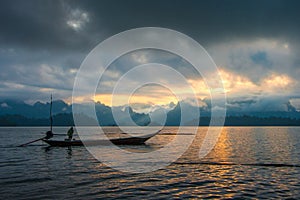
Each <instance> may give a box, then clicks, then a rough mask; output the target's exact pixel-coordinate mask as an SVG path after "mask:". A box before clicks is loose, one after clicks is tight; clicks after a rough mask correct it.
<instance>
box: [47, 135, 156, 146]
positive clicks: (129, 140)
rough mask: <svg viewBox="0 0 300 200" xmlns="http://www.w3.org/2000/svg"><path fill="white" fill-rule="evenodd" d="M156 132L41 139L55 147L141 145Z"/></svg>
mask: <svg viewBox="0 0 300 200" xmlns="http://www.w3.org/2000/svg"><path fill="white" fill-rule="evenodd" d="M157 133H159V131H158V132H156V133H153V134H148V135H145V136H141V137H137V136H133V137H123V138H113V139H109V140H88V141H84V142H82V141H81V140H49V139H43V140H42V141H44V142H46V143H47V144H49V145H50V146H57V147H68V146H83V145H87V146H95V145H109V144H111V143H113V144H115V145H142V144H145V142H146V141H147V140H149V139H150V138H152V137H153V136H155V135H156V134H157Z"/></svg>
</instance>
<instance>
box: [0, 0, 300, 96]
mask: <svg viewBox="0 0 300 200" xmlns="http://www.w3.org/2000/svg"><path fill="white" fill-rule="evenodd" d="M299 7H300V1H296V0H289V1H286V0H272V1H271V0H255V1H239V0H225V1H216V0H213V1H198V0H191V1H184V0H181V1H178V0H165V1H161V0H152V1H140V0H127V1H123V0H101V1H99V0H85V1H81V0H75V1H67V0H66V1H53V0H43V1H39V0H27V1H22V0H11V1H9V0H7V1H4V0H2V1H0V27H1V31H0V70H1V74H0V77H1V80H2V82H3V83H5V84H6V85H5V84H4V85H1V87H0V89H1V91H5V95H9V94H10V95H11V96H15V97H17V96H18V92H17V91H20V90H18V86H16V85H13V84H20V85H23V86H24V87H40V88H54V89H56V90H57V91H56V92H57V93H60V95H61V96H62V97H63V94H64V92H63V91H69V90H70V89H71V88H72V83H73V82H72V81H73V80H74V77H75V74H74V73H73V72H72V69H78V68H79V66H80V63H81V62H82V60H83V59H84V57H85V55H86V54H87V53H88V52H89V51H90V50H91V49H93V48H94V47H95V46H96V45H97V44H98V43H99V42H101V41H103V40H104V39H106V38H108V37H109V36H111V35H113V34H116V33H119V32H120V31H125V30H128V29H131V28H137V27H147V26H154V27H165V28H171V29H174V30H177V31H180V32H182V33H185V34H187V35H189V36H191V37H192V38H194V39H196V40H197V41H198V42H199V43H200V44H202V45H203V46H204V47H206V48H207V49H208V52H209V53H212V56H213V58H214V59H215V60H216V62H217V64H218V65H223V66H224V65H227V66H224V67H225V68H226V67H227V68H228V69H230V70H232V71H235V72H237V73H239V74H244V75H247V76H249V77H250V79H251V80H254V81H255V82H259V81H260V80H261V78H262V77H264V76H267V75H268V74H269V73H270V72H271V71H274V70H275V71H277V72H278V73H286V74H288V75H290V76H292V77H294V79H296V77H299V75H300V69H299V65H300V59H299V56H298V55H299V52H300V42H299V33H300V25H299V21H300V14H299ZM257 38H267V39H270V40H278V41H282V42H286V43H288V44H289V49H290V51H291V52H292V53H291V54H292V55H291V56H287V57H280V56H277V55H278V52H276V51H275V52H271V53H270V52H268V51H265V50H264V49H263V48H257V49H255V48H253V51H249V52H246V53H245V52H242V51H240V50H237V52H230V51H228V52H227V50H228V49H227V46H226V45H224V49H221V51H226V52H227V55H226V56H227V57H228V59H227V60H228V62H227V60H226V59H222V58H221V59H220V57H221V54H222V52H221V53H220V50H218V49H217V48H218V45H219V44H222V43H224V44H226V43H227V42H228V43H230V42H231V41H246V42H247V41H252V40H256V39H257ZM215 46H217V47H215ZM214 48H215V49H217V50H216V51H214V50H215V49H214ZM232 48H233V47H232ZM234 48H235V47H234ZM214 52H216V53H215V54H214ZM228 55H229V56H228ZM151 56H152V57H151ZM153 56H155V55H154V54H153V55H148V58H150V60H151V58H153ZM230 56H231V57H230ZM276 58H278V60H276ZM164 59H168V57H165V58H164ZM285 60H288V61H286V62H284V61H285ZM160 61H161V60H160ZM175 61H176V63H177V65H178V66H177V68H178V69H179V71H180V70H182V71H184V70H186V68H185V67H184V66H183V64H184V63H183V62H177V61H178V59H177V60H176V59H175ZM175 61H173V62H174V63H175ZM128 62H129V61H128ZM170 62H171V63H172V60H166V63H170ZM174 63H173V64H174ZM181 64H182V65H181ZM45 66H47V67H48V68H50V72H49V71H47V67H45ZM181 66H183V68H181ZM44 68H46V69H44ZM112 69H113V67H112ZM43 70H44V71H43ZM48 70H49V69H48ZM123 71H124V70H123ZM43 72H44V73H43ZM45 73H49V74H50V75H49V76H47V77H45V76H46V75H47V74H45ZM185 73H187V74H189V73H190V72H185ZM51 74H52V75H53V76H52V78H53V79H51ZM7 84H8V85H9V84H10V87H16V88H14V89H10V88H9V87H8V86H7ZM60 89H61V91H60ZM28 92H29V93H30V94H33V95H31V96H30V97H26V92H24V95H22V96H21V95H19V96H20V97H22V98H40V95H38V94H37V93H38V92H34V89H32V88H31V89H28ZM27 94H28V93H27ZM66 94H68V95H69V93H66ZM33 96H34V97H33Z"/></svg>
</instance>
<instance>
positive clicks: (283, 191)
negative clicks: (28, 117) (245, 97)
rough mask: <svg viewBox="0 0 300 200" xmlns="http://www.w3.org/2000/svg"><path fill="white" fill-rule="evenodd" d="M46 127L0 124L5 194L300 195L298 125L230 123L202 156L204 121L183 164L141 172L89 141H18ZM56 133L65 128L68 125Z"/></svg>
mask: <svg viewBox="0 0 300 200" xmlns="http://www.w3.org/2000/svg"><path fill="white" fill-rule="evenodd" d="M90 129H92V128H90ZM108 129H109V130H110V131H111V132H112V133H113V132H114V131H115V128H108ZM176 129H177V128H176V127H166V128H164V129H163V131H162V133H161V134H160V135H157V136H155V137H154V138H152V139H150V140H149V141H148V142H147V145H142V146H133V147H122V148H123V149H125V150H126V151H127V150H128V151H134V152H144V151H149V149H151V150H155V149H159V148H162V147H163V146H164V145H165V144H167V143H168V142H170V141H172V139H173V138H174V137H175V136H174V135H172V134H171V133H176ZM45 130H47V129H46V128H45V127H44V128H43V127H41V128H40V127H38V128H36V127H35V128H32V127H19V128H0V149H1V151H0V197H1V199H5V198H7V199H41V198H43V199H99V198H104V199H118V198H119V199H131V198H135V199H141V198H143V199H172V198H196V199H199V198H225V199H226V198H279V199H282V198H294V199H300V128H298V127H225V128H223V130H222V133H221V135H220V138H219V141H218V143H217V144H216V146H215V148H214V149H213V150H212V151H211V152H210V153H209V154H208V155H207V156H206V157H205V158H202V159H199V157H198V155H199V154H198V151H199V146H200V145H201V140H203V137H204V135H205V133H206V130H207V127H199V130H198V134H197V136H196V138H195V140H194V142H193V144H192V145H191V146H190V148H189V149H188V150H187V151H186V152H185V153H184V154H183V155H182V156H181V157H180V158H179V159H178V160H177V161H176V162H174V163H172V164H171V165H169V166H167V167H165V168H163V169H160V170H157V171H154V172H149V173H141V174H129V173H124V172H120V171H117V170H115V169H112V168H110V167H108V166H106V165H104V164H102V163H101V162H99V161H98V160H96V159H95V158H94V157H93V156H92V155H91V154H90V153H89V152H88V151H87V150H86V149H85V147H72V148H63V147H60V148H59V147H51V148H49V147H47V145H46V144H44V143H42V142H38V143H35V144H32V145H31V146H27V147H16V146H17V145H19V144H22V143H25V142H27V141H31V140H34V139H37V138H40V137H42V136H43V135H41V133H40V132H43V131H45ZM54 131H55V133H66V131H67V127H55V128H54ZM181 137H182V138H184V137H185V136H181ZM186 137H187V136H186ZM170 154H172V152H170ZM113 156H114V155H112V157H113ZM155 162H158V163H159V162H164V160H159V159H157V160H155ZM145 164H146V163H145Z"/></svg>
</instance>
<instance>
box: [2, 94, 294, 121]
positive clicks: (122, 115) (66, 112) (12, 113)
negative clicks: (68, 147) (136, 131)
mask: <svg viewBox="0 0 300 200" xmlns="http://www.w3.org/2000/svg"><path fill="white" fill-rule="evenodd" d="M52 105H53V106H52V114H53V123H54V125H55V126H70V125H73V124H74V120H73V114H72V105H70V104H67V103H65V102H64V101H62V100H55V101H53V102H52ZM208 105H209V104H208ZM76 106H80V107H81V109H82V110H84V107H85V106H86V105H85V104H80V105H76ZM181 108H184V110H185V111H186V112H188V113H189V115H188V116H186V117H185V118H184V119H181ZM287 108H288V109H287V110H286V111H275V110H274V111H253V112H251V111H239V110H237V109H231V108H230V107H229V108H227V114H226V121H225V125H230V126H233V125H294V126H297V125H300V112H298V111H297V110H296V109H294V108H293V107H292V106H291V105H290V104H287ZM195 109H199V111H200V114H201V117H200V120H199V119H197V117H196V116H194V115H195V112H194V111H195ZM49 110H50V103H49V102H47V103H42V102H39V101H38V102H36V103H34V104H27V103H25V102H23V101H18V100H3V101H0V126H48V125H49ZM95 110H96V116H97V118H98V122H96V120H94V119H93V118H92V117H91V116H88V115H86V114H84V113H77V114H76V115H80V119H81V121H82V125H94V124H97V123H99V124H100V125H102V126H115V125H117V123H116V121H115V119H114V117H113V114H112V108H111V107H109V106H106V105H104V104H102V103H101V102H96V103H95ZM114 112H115V113H116V115H117V116H118V124H119V125H124V126H128V125H133V124H132V122H131V120H129V119H128V117H127V113H129V115H130V117H131V119H132V121H133V122H135V123H136V124H138V125H140V126H144V125H167V126H178V125H180V120H182V121H181V125H195V124H196V123H198V120H199V121H200V122H199V125H209V122H210V116H211V113H210V108H209V106H207V107H195V106H193V105H191V104H189V103H188V102H184V101H183V102H180V103H178V104H177V105H174V107H173V108H171V109H169V110H167V109H164V108H162V107H160V108H158V109H156V110H153V111H151V112H149V113H139V112H137V111H135V110H133V108H131V107H130V106H119V107H114Z"/></svg>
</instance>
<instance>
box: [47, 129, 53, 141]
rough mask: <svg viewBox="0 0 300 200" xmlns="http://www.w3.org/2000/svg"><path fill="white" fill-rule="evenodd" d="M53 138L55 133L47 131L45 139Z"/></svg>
mask: <svg viewBox="0 0 300 200" xmlns="http://www.w3.org/2000/svg"><path fill="white" fill-rule="evenodd" d="M52 137H53V132H52V131H47V132H46V137H45V139H47V140H48V139H50V138H52Z"/></svg>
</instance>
